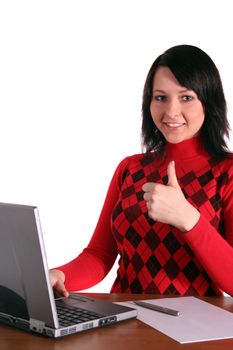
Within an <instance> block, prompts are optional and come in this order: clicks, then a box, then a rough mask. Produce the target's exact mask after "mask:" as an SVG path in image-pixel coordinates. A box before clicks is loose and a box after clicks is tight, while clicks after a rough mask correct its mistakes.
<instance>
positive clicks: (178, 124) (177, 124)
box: [164, 123, 185, 128]
mask: <svg viewBox="0 0 233 350" xmlns="http://www.w3.org/2000/svg"><path fill="white" fill-rule="evenodd" d="M164 124H165V125H166V126H167V127H169V128H180V127H181V126H183V125H184V124H185V123H164Z"/></svg>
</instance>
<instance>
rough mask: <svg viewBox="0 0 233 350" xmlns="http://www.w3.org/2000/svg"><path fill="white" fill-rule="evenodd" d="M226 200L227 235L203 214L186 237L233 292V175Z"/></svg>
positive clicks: (213, 275) (210, 270) (219, 281)
mask: <svg viewBox="0 0 233 350" xmlns="http://www.w3.org/2000/svg"><path fill="white" fill-rule="evenodd" d="M222 200H223V210H222V220H223V222H222V224H223V230H224V235H223V236H222V235H221V234H220V233H219V232H218V231H217V230H216V229H215V228H214V227H213V226H212V225H211V224H210V222H209V221H208V220H207V219H206V218H205V216H204V215H203V214H201V216H200V219H199V221H198V222H197V224H196V225H195V226H194V228H193V229H192V230H190V231H188V232H186V233H185V234H184V237H185V239H186V241H187V243H188V244H189V246H190V248H191V249H192V250H193V252H194V253H195V255H196V256H197V258H198V259H199V261H200V262H201V264H202V266H203V267H204V268H205V269H206V271H207V273H208V274H209V276H210V277H211V278H212V279H213V281H214V282H215V283H216V284H217V285H218V286H219V288H220V289H222V290H223V291H224V292H226V293H227V294H229V295H231V296H233V176H232V177H231V178H230V179H229V181H228V184H227V186H226V187H225V190H224V193H223V197H222Z"/></svg>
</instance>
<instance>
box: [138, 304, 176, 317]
mask: <svg viewBox="0 0 233 350" xmlns="http://www.w3.org/2000/svg"><path fill="white" fill-rule="evenodd" d="M133 303H134V304H136V305H139V306H142V307H145V308H146V309H150V310H154V311H158V312H163V313H164V314H167V315H172V316H180V315H181V312H180V311H178V310H174V309H170V308H168V307H164V306H160V305H155V304H150V303H145V302H144V301H136V300H134V301H133Z"/></svg>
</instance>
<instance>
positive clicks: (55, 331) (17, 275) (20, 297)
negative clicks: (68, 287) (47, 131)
mask: <svg viewBox="0 0 233 350" xmlns="http://www.w3.org/2000/svg"><path fill="white" fill-rule="evenodd" d="M136 316H137V311H136V310H135V309H133V308H130V307H126V306H122V305H119V304H114V303H111V302H107V301H103V300H99V299H97V298H92V297H91V298H89V297H85V296H83V295H81V294H76V293H71V294H70V296H69V297H68V298H62V297H58V298H56V297H55V296H54V293H53V289H52V287H51V284H50V278H49V269H48V265H47V260H46V252H45V247H44V243H43V235H42V230H41V225H40V218H39V212H38V208H37V207H36V206H30V205H22V204H8V203H0V322H1V323H4V324H7V325H9V326H13V327H17V328H20V329H22V330H25V331H28V332H36V333H40V334H42V335H45V336H49V337H53V338H58V337H63V336H67V335H70V334H74V333H78V332H82V331H86V330H89V329H92V328H96V327H102V326H107V325H112V324H114V323H117V322H119V321H123V320H127V319H131V318H135V317H136Z"/></svg>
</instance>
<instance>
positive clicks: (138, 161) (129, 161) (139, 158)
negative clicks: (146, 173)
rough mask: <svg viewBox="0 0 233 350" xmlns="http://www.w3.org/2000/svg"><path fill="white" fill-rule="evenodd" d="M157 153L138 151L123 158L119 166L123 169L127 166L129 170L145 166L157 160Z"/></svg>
mask: <svg viewBox="0 0 233 350" xmlns="http://www.w3.org/2000/svg"><path fill="white" fill-rule="evenodd" d="M155 158H156V157H155V154H154V153H153V152H148V153H138V154H134V155H130V156H127V157H125V158H124V159H122V160H121V162H120V163H119V164H118V168H120V169H121V170H125V169H126V168H127V169H129V170H133V169H135V171H136V169H139V168H143V167H145V166H146V165H149V164H150V163H152V162H153V161H154V160H155Z"/></svg>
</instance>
